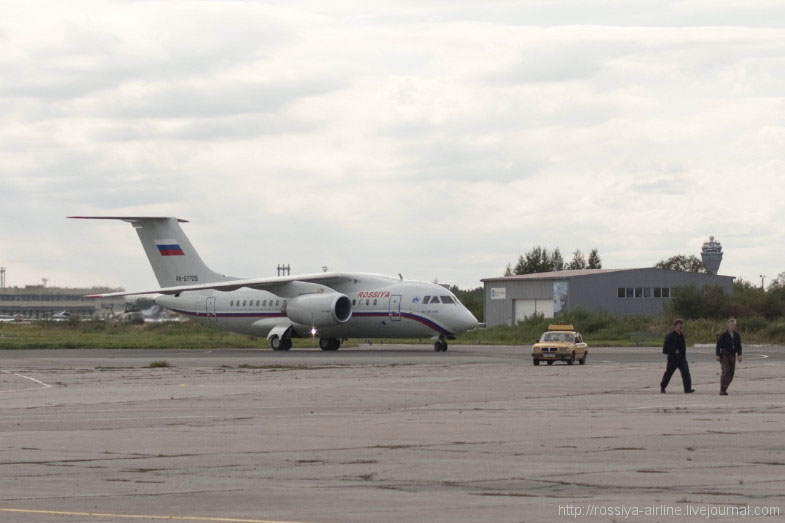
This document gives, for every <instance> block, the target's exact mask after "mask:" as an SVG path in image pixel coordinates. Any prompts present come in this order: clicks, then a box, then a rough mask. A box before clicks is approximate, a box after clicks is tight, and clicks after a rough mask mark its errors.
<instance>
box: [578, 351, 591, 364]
mask: <svg viewBox="0 0 785 523" xmlns="http://www.w3.org/2000/svg"><path fill="white" fill-rule="evenodd" d="M588 357H589V353H588V352H584V353H583V358H581V359H579V360H578V363H580V364H581V365H585V364H586V358H588Z"/></svg>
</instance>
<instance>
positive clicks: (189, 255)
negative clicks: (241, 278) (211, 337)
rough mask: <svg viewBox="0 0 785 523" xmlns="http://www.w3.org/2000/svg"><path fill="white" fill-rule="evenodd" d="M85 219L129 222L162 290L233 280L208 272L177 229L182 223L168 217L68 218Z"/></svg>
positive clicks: (179, 229) (188, 242) (182, 233)
mask: <svg viewBox="0 0 785 523" xmlns="http://www.w3.org/2000/svg"><path fill="white" fill-rule="evenodd" d="M69 218H79V219H87V220H122V221H124V222H129V223H130V224H131V225H132V226H133V228H134V229H136V233H137V234H138V235H139V239H140V240H141V242H142V247H144V252H145V253H146V254H147V259H148V260H150V265H151V266H152V267H153V272H154V273H155V277H156V278H158V283H159V284H160V286H161V287H174V286H178V285H188V284H192V283H193V284H195V283H212V282H219V281H227V280H233V279H234V278H232V277H230V276H224V275H223V274H218V273H217V272H214V271H212V270H210V269H209V268H208V267H207V265H205V264H204V262H203V261H202V259H201V258H200V257H199V254H198V253H197V252H196V249H194V247H193V245H191V242H190V241H189V240H188V237H187V236H186V235H185V233H184V232H183V229H182V228H181V227H180V223H187V222H188V220H181V219H178V218H171V217H145V216H69Z"/></svg>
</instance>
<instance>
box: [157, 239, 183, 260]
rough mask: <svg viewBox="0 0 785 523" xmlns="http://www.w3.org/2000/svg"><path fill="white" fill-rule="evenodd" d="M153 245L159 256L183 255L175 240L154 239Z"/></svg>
mask: <svg viewBox="0 0 785 523" xmlns="http://www.w3.org/2000/svg"><path fill="white" fill-rule="evenodd" d="M155 246H156V247H158V252H160V253H161V256H185V253H184V252H183V249H182V248H181V247H180V244H179V243H177V240H155Z"/></svg>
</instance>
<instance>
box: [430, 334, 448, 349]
mask: <svg viewBox="0 0 785 523" xmlns="http://www.w3.org/2000/svg"><path fill="white" fill-rule="evenodd" d="M433 350H435V351H436V352H447V340H445V339H444V338H443V337H440V338H439V339H438V341H436V343H434V344H433Z"/></svg>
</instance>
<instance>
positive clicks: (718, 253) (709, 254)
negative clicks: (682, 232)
mask: <svg viewBox="0 0 785 523" xmlns="http://www.w3.org/2000/svg"><path fill="white" fill-rule="evenodd" d="M701 259H702V260H703V266H704V267H706V272H707V273H708V274H717V273H718V272H719V270H720V263H722V245H721V244H720V242H717V241H714V236H709V241H707V242H703V249H701Z"/></svg>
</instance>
